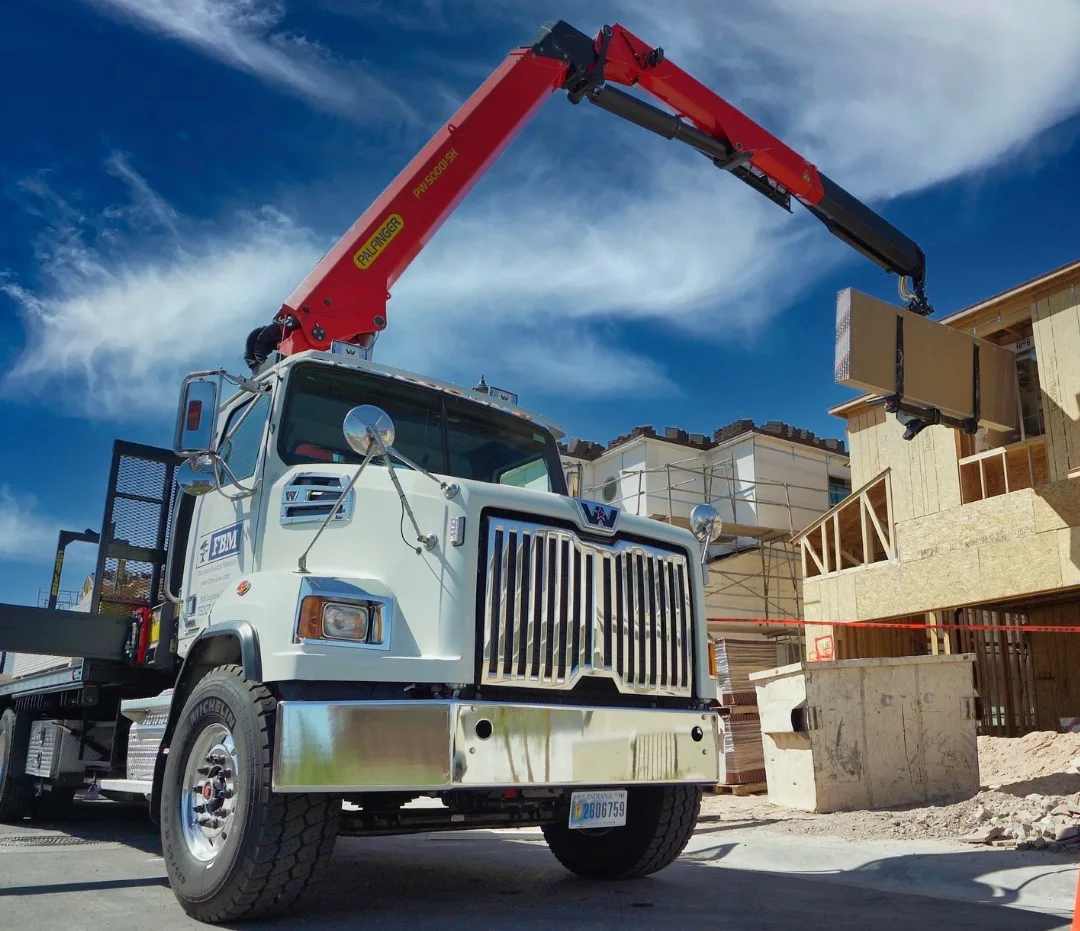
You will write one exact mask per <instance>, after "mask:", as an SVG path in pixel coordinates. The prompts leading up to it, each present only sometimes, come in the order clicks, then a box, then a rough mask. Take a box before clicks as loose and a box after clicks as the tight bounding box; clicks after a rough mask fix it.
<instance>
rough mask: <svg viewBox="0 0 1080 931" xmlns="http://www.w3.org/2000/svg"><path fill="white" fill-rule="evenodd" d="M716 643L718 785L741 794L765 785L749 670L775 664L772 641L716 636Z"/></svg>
mask: <svg viewBox="0 0 1080 931" xmlns="http://www.w3.org/2000/svg"><path fill="white" fill-rule="evenodd" d="M715 644H716V673H717V698H718V700H719V703H720V707H719V708H718V709H717V711H718V713H719V715H720V734H721V737H722V739H723V753H722V755H721V758H720V786H719V787H718V788H721V789H723V788H726V789H728V790H731V791H736V792H738V794H743V792H744V791H761V790H764V789H765V788H766V785H765V755H764V750H763V748H762V743H761V718H760V717H759V715H758V709H757V693H756V691H755V689H754V685H753V683H752V682H751V681H750V674H751V673H754V672H761V671H762V670H763V669H774V668H776V665H777V659H776V644H775V643H773V642H772V641H770V640H738V639H732V638H719V639H717V640H716V641H715Z"/></svg>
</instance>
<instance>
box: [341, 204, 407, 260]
mask: <svg viewBox="0 0 1080 931" xmlns="http://www.w3.org/2000/svg"><path fill="white" fill-rule="evenodd" d="M404 228H405V221H404V220H403V219H401V214H399V213H392V214H390V216H388V217H387V218H386V219H385V220H383V221H382V223H380V224H379V228H378V229H377V230H376V231H375V234H374V235H373V236H372V237H371V238H370V239H369V240H368V241H367V242H366V243H364V244H363V245H362V246H361V247H360V248H359V249H358V250H357V251H356V253H355V254H354V255H353V264H354V265H356V267H357V268H361V269H365V268H368V267H369V266H370V265H371V263H372V262H374V261H375V260H376V259H377V258H378V257H379V256H380V255H381V254H382V252H383V250H384V249H385V248H386V247H387V246H388V245H390V241H391V240H392V239H393V238H394V237H395V236H396V235H397V234H398V233H400V232H401V231H402V230H403V229H404Z"/></svg>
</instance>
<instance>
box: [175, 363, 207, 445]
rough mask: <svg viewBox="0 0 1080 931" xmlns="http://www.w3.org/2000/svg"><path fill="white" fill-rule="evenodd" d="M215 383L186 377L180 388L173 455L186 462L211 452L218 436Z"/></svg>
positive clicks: (189, 376)
mask: <svg viewBox="0 0 1080 931" xmlns="http://www.w3.org/2000/svg"><path fill="white" fill-rule="evenodd" d="M217 413H218V382H217V381H216V380H215V381H211V380H210V379H208V378H207V377H206V376H205V375H201V374H196V375H188V377H187V378H185V379H184V384H183V387H182V388H181V389H180V409H179V410H178V411H177V415H176V433H175V435H174V437H173V452H175V453H176V455H178V456H182V457H183V458H185V459H188V458H190V457H192V456H197V455H199V454H200V453H205V452H212V451H213V448H214V437H215V436H216V435H217Z"/></svg>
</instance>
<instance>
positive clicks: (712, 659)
mask: <svg viewBox="0 0 1080 931" xmlns="http://www.w3.org/2000/svg"><path fill="white" fill-rule="evenodd" d="M709 675H710V676H712V677H713V678H714V679H715V678H716V644H715V643H713V642H712V641H711V640H710V641H709Z"/></svg>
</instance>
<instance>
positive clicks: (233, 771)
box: [180, 724, 239, 863]
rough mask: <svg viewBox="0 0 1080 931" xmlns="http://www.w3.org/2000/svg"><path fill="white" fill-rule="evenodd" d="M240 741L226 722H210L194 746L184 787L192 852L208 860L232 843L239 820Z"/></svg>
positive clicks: (183, 814)
mask: <svg viewBox="0 0 1080 931" xmlns="http://www.w3.org/2000/svg"><path fill="white" fill-rule="evenodd" d="M237 763H238V760H237V756H236V743H235V741H234V740H233V736H232V732H231V731H230V730H229V729H228V728H227V727H226V726H225V725H224V724H208V725H207V726H206V727H205V728H203V730H202V732H201V733H200V734H199V736H198V737H196V738H195V743H194V745H193V746H192V748H191V753H190V754H189V755H188V758H187V765H186V766H185V768H184V781H183V783H182V785H181V787H180V791H181V795H180V824H181V827H182V829H183V834H184V843H185V844H186V845H187V848H188V852H189V853H190V854H191V855H192V856H193V857H195V858H196V859H197V860H201V861H203V862H204V863H208V862H210V861H211V860H213V859H214V858H215V857H217V856H218V855H219V854H220V853H221V851H222V850H224V849H225V847H226V846H227V845H228V844H229V841H230V839H231V838H232V836H233V827H234V825H235V823H236V804H237V798H236V787H237V785H238V783H239V780H238V778H237Z"/></svg>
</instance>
